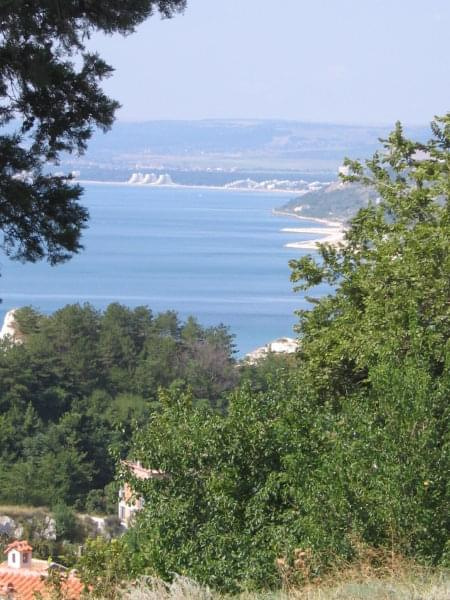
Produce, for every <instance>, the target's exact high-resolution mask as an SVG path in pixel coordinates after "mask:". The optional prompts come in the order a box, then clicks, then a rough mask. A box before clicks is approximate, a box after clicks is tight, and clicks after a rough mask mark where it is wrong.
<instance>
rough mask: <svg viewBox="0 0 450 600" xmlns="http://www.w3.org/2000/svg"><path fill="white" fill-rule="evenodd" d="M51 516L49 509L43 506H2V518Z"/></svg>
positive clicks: (0, 514) (0, 511)
mask: <svg viewBox="0 0 450 600" xmlns="http://www.w3.org/2000/svg"><path fill="white" fill-rule="evenodd" d="M42 514H45V515H47V514H49V510H48V508H45V507H43V506H38V507H36V506H23V505H20V506H19V505H14V504H0V516H7V517H11V518H12V519H14V518H15V517H16V518H18V517H22V518H29V517H34V516H36V515H42Z"/></svg>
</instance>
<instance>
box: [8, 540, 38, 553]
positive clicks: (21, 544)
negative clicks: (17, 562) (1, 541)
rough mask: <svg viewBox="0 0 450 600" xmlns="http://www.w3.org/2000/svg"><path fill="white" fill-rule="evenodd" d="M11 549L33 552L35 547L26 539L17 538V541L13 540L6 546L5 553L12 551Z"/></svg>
mask: <svg viewBox="0 0 450 600" xmlns="http://www.w3.org/2000/svg"><path fill="white" fill-rule="evenodd" d="M11 550H17V551H18V552H31V551H32V550H33V548H32V547H31V546H30V544H29V543H28V542H27V541H26V540H20V541H19V540H16V541H15V542H12V543H11V544H9V545H8V546H6V550H5V551H4V554H8V552H10V551H11Z"/></svg>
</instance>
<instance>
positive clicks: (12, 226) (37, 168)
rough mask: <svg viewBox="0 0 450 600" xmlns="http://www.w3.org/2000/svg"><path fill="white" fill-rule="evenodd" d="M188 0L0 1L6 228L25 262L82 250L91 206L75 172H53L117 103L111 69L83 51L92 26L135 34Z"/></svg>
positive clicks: (105, 123)
mask: <svg viewBox="0 0 450 600" xmlns="http://www.w3.org/2000/svg"><path fill="white" fill-rule="evenodd" d="M185 4H186V0H105V1H102V2H101V3H99V2H82V1H80V0H64V2H62V1H60V0H56V1H53V0H31V1H26V2H25V1H24V0H9V1H8V0H7V1H4V2H2V3H1V5H0V22H1V28H0V30H1V33H0V99H1V102H0V126H1V127H3V130H2V135H0V229H2V230H3V233H4V239H3V248H4V250H5V251H6V253H7V254H8V255H10V256H11V257H13V258H17V259H20V260H28V261H36V260H40V259H42V258H43V257H45V256H46V257H47V259H48V260H49V262H50V263H52V264H56V263H58V262H61V261H64V260H67V259H68V258H70V256H71V254H73V253H74V252H78V251H79V250H80V248H81V245H80V234H81V231H82V229H83V228H84V227H85V226H86V221H87V218H88V213H87V210H86V209H85V208H84V207H83V206H81V204H79V202H78V201H79V199H80V197H81V194H82V189H81V187H80V186H79V185H72V184H71V182H70V176H56V175H51V174H47V173H46V172H45V169H44V166H45V164H46V163H48V162H50V163H54V164H57V163H58V160H59V158H60V156H61V153H63V152H78V153H82V152H84V150H85V149H86V145H87V141H88V140H89V138H90V137H91V135H92V133H93V131H94V128H95V127H98V128H100V129H102V130H104V131H106V130H107V129H109V128H110V126H111V124H112V122H113V120H114V113H115V110H116V109H117V107H118V106H119V105H118V103H117V102H116V101H115V100H111V99H110V98H108V97H107V96H106V95H105V94H104V93H103V91H102V89H101V87H100V83H101V81H102V80H103V79H104V78H105V77H108V76H109V75H110V74H111V72H112V68H111V67H110V66H109V65H108V64H106V63H105V62H104V61H103V60H102V59H101V58H100V56H99V55H98V54H97V53H93V52H90V51H88V50H87V48H86V41H87V40H88V39H89V37H90V36H91V35H92V33H94V32H97V31H100V32H103V33H106V34H112V33H115V32H119V33H121V34H123V35H127V34H129V33H132V32H133V31H134V29H135V28H136V26H137V25H139V24H140V23H141V22H142V21H144V20H145V19H146V18H148V17H149V16H151V15H152V14H153V13H154V12H155V11H158V12H159V13H160V14H161V15H162V16H163V17H171V16H173V15H174V14H175V13H176V12H179V11H181V10H183V8H184V7H185Z"/></svg>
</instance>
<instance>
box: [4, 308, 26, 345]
mask: <svg viewBox="0 0 450 600" xmlns="http://www.w3.org/2000/svg"><path fill="white" fill-rule="evenodd" d="M16 311H17V308H13V309H12V310H9V311H8V312H7V313H6V315H5V318H4V320H3V325H2V328H1V329H0V340H4V339H5V338H9V339H10V340H11V341H12V342H14V343H15V344H21V343H22V342H23V335H22V334H21V332H20V329H19V326H18V324H17V321H16Z"/></svg>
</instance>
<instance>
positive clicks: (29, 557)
mask: <svg viewBox="0 0 450 600" xmlns="http://www.w3.org/2000/svg"><path fill="white" fill-rule="evenodd" d="M4 553H5V554H6V560H5V561H4V562H3V563H1V564H0V600H34V599H35V597H36V594H37V593H39V594H41V596H42V597H43V598H46V597H49V596H50V594H51V592H50V590H49V588H48V586H46V585H45V582H46V579H47V577H48V576H49V574H50V572H51V570H52V569H58V570H60V571H61V572H62V573H64V577H63V580H62V584H61V588H62V592H63V594H64V597H65V598H67V600H78V599H79V598H80V596H81V593H82V591H83V587H84V586H83V584H82V583H81V581H80V580H79V579H78V577H77V576H76V574H75V573H73V572H71V571H68V570H67V569H66V568H65V567H63V566H62V565H58V564H56V563H51V562H49V561H46V560H39V559H37V558H33V548H32V547H31V546H30V544H29V543H28V542H27V541H26V540H16V541H15V542H12V543H11V544H9V545H8V546H7V547H6V549H5V551H4Z"/></svg>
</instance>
